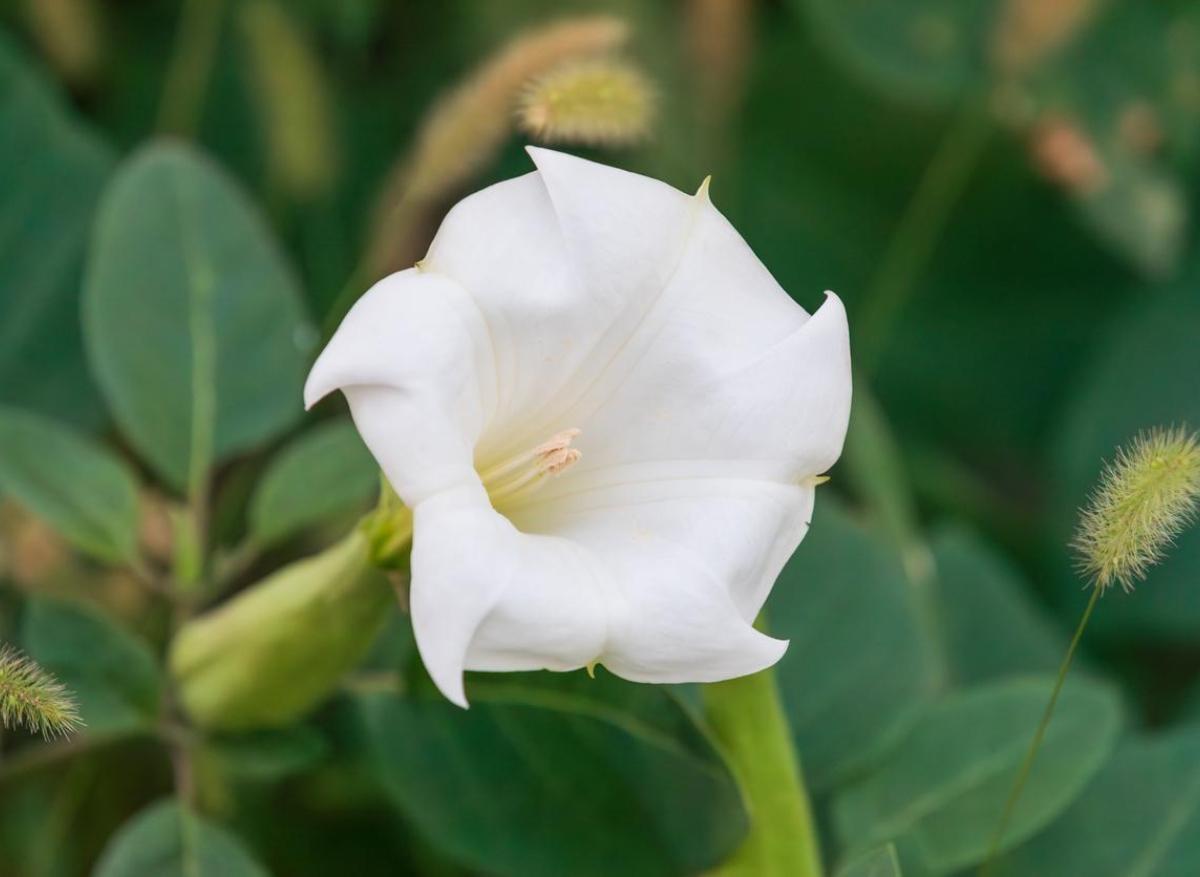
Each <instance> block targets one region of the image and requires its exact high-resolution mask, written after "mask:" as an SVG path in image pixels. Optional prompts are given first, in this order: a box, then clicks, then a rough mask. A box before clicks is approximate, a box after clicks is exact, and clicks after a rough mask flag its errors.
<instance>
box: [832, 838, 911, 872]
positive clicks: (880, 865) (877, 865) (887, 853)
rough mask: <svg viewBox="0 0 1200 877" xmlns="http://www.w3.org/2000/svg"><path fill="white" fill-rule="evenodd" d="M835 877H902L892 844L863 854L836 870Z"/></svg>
mask: <svg viewBox="0 0 1200 877" xmlns="http://www.w3.org/2000/svg"><path fill="white" fill-rule="evenodd" d="M836 877H902V874H901V872H900V859H899V858H897V856H896V847H895V846H894V845H893V844H884V845H883V846H881V847H879V848H877V849H874V850H871V851H870V852H867V853H863V854H862V855H861V856H859V857H858V858H856V859H854V860H853V861H850V862H847V863H846V865H845V866H844V867H841V868H839V869H838V870H837V875H836Z"/></svg>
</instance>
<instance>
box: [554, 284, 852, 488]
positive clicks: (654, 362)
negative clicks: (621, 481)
mask: <svg viewBox="0 0 1200 877" xmlns="http://www.w3.org/2000/svg"><path fill="white" fill-rule="evenodd" d="M693 331H694V327H693V326H692V325H689V324H688V323H687V322H686V321H683V320H680V319H673V320H670V321H668V322H666V323H665V324H664V326H663V328H662V329H661V331H660V332H659V333H658V334H657V335H656V337H655V338H654V340H653V343H651V344H648V345H647V347H646V349H645V351H644V353H643V355H642V356H641V358H640V359H639V360H638V361H637V362H636V363H634V364H633V365H632V366H631V367H630V369H629V371H628V373H627V374H625V375H624V376H623V378H622V379H621V380H620V382H619V383H618V384H617V385H616V386H612V387H610V389H609V393H608V395H607V396H606V397H605V398H604V399H603V400H595V401H594V402H593V403H592V404H589V405H588V406H587V408H586V410H584V409H583V408H580V409H578V410H575V411H572V412H571V413H569V414H568V415H566V416H565V418H564V419H567V420H571V421H572V422H573V423H576V422H577V423H580V424H581V425H583V427H584V432H583V435H582V436H581V437H580V439H579V441H578V443H577V445H578V447H579V449H580V450H581V451H582V452H583V462H582V463H581V464H580V468H581V469H582V470H583V471H588V470H600V469H604V468H608V467H611V466H617V465H624V464H629V463H636V462H646V461H671V460H724V461H727V462H729V463H730V464H733V463H736V462H740V463H742V464H745V465H749V464H751V463H755V462H756V463H758V464H759V465H760V466H766V464H769V463H774V464H776V467H775V468H776V473H777V474H776V477H778V478H779V479H781V480H784V481H802V480H805V479H806V478H809V477H811V476H813V475H818V474H821V473H823V472H825V471H827V470H828V469H829V467H831V466H832V465H833V463H834V462H835V461H836V460H837V458H838V457H839V455H840V454H841V450H842V444H843V441H844V439H845V435H846V427H847V424H848V421H849V416H850V399H851V373H850V347H849V335H848V332H847V324H846V313H845V310H844V308H843V307H842V303H841V301H840V300H839V299H838V298H837V296H835V295H832V294H829V297H828V298H827V299H826V301H825V304H824V305H823V306H822V307H821V308H820V309H819V310H818V311H817V312H816V313H815V314H814V315H813V316H812V317H811V318H808V319H807V321H806V322H803V323H801V324H800V325H799V326H797V327H795V328H792V329H791V330H790V331H789V332H787V334H785V335H783V336H782V337H778V338H775V339H774V340H772V341H770V342H766V341H764V342H763V343H762V344H761V345H760V346H759V347H758V348H757V350H754V351H753V352H751V351H750V350H749V349H740V350H735V348H737V347H740V346H741V342H738V341H732V340H727V341H726V342H724V343H713V344H710V345H707V346H705V345H703V344H702V343H700V342H699V341H697V340H696V339H694V338H692V337H691V335H692V333H693ZM706 351H707V352H706ZM572 476H573V477H578V476H577V475H576V474H575V473H572Z"/></svg>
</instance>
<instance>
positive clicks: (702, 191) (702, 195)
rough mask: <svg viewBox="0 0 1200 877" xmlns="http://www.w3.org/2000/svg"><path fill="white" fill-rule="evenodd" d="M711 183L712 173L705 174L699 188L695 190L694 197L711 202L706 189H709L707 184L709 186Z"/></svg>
mask: <svg viewBox="0 0 1200 877" xmlns="http://www.w3.org/2000/svg"><path fill="white" fill-rule="evenodd" d="M711 185H712V174H709V175H708V176H706V177H705V178H704V181H703V182H702V183H700V188H699V189H697V190H696V198H698V199H699V200H701V201H704V202H706V203H708V204H711V203H712V198H711V197H710V196H709V194H708V189H709V186H711Z"/></svg>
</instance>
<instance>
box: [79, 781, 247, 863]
mask: <svg viewBox="0 0 1200 877" xmlns="http://www.w3.org/2000/svg"><path fill="white" fill-rule="evenodd" d="M148 875H154V877H268V875H267V871H266V869H265V868H263V867H262V865H260V864H258V863H257V862H256V861H254V859H253V857H252V856H251V855H250V854H249V853H248V852H247V851H246V849H245V847H243V846H242V843H241V841H239V840H238V839H237V838H236V837H235V836H234V835H232V834H230V833H229V832H227V831H225V830H224V829H223V828H218V827H217V826H215V825H213V824H212V823H210V822H207V821H205V820H204V819H201V818H200V817H199V816H197V815H196V814H195V813H192V812H191V811H190V810H187V809H186V808H184V807H182V806H180V805H179V804H178V803H177V802H175V801H174V800H168V801H160V802H159V803H157V804H153V805H151V806H150V807H148V808H147V809H145V810H143V811H142V812H141V813H139V814H137V815H136V816H134V817H133V819H131V820H130V821H129V822H128V823H126V824H125V826H124V827H122V828H121V830H120V831H118V832H117V833H116V835H115V836H114V837H113V839H112V840H111V841H109V844H108V847H107V848H106V849H105V850H104V853H103V854H102V855H101V856H100V861H99V862H98V863H97V864H96V869H95V870H94V871H93V872H92V877H148Z"/></svg>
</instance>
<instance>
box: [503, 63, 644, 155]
mask: <svg viewBox="0 0 1200 877" xmlns="http://www.w3.org/2000/svg"><path fill="white" fill-rule="evenodd" d="M653 116H654V91H653V89H652V88H651V87H650V83H649V82H648V81H647V80H646V78H645V77H644V76H643V75H642V74H641V73H640V72H638V70H636V69H635V68H634V67H632V66H630V65H629V64H627V63H625V62H623V61H618V60H610V59H589V60H584V61H571V62H567V63H566V64H563V65H561V66H559V67H557V68H555V69H554V70H551V71H550V72H548V73H546V74H544V75H543V76H539V77H538V78H536V79H534V80H533V81H532V82H530V83H529V85H528V86H527V87H526V88H525V90H524V92H523V93H522V95H521V98H520V102H519V105H518V107H517V121H518V124H519V125H520V127H521V129H522V130H524V131H525V132H526V133H528V134H530V135H531V136H533V137H534V138H536V139H537V140H540V141H542V142H545V143H579V144H586V145H590V146H620V145H624V144H628V143H634V142H636V141H639V140H643V139H645V137H646V135H647V134H648V133H649V131H650V124H651V121H652V119H653Z"/></svg>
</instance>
